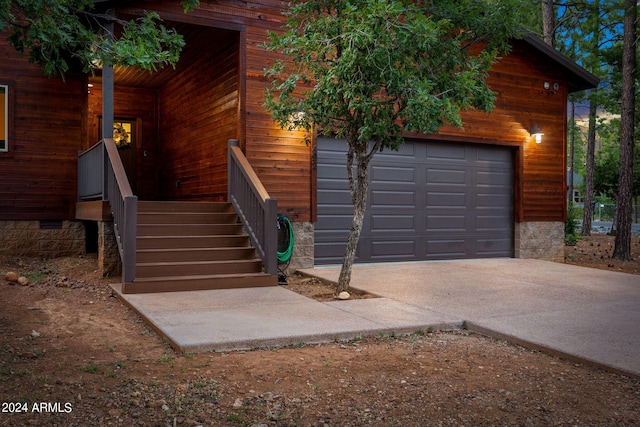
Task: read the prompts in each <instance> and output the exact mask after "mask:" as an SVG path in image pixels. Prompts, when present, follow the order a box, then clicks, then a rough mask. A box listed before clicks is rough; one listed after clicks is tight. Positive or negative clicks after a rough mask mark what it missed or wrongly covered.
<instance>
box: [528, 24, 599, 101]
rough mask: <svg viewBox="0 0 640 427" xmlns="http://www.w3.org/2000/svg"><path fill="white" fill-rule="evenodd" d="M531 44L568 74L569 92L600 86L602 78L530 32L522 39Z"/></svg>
mask: <svg viewBox="0 0 640 427" xmlns="http://www.w3.org/2000/svg"><path fill="white" fill-rule="evenodd" d="M522 40H523V41H524V42H525V43H527V44H528V45H529V46H531V47H533V48H534V49H536V50H537V51H539V52H540V53H542V54H543V55H545V56H547V57H548V58H549V59H551V60H552V61H554V62H555V63H556V64H558V65H559V66H560V67H562V68H564V70H565V71H566V72H567V74H568V78H567V84H568V86H569V93H572V92H580V91H582V90H586V89H593V88H595V87H598V84H599V83H600V79H599V78H598V77H596V76H594V75H593V74H591V73H590V72H588V71H587V70H585V69H584V68H582V67H581V66H579V65H578V64H576V63H575V62H574V61H573V60H571V59H569V58H568V57H566V56H565V55H563V54H561V53H560V52H558V51H557V50H555V49H554V48H552V47H551V46H549V45H548V44H547V43H545V42H544V41H542V40H540V39H539V38H538V37H536V36H535V35H533V34H531V33H529V34H527V35H525V37H524V38H523V39H522Z"/></svg>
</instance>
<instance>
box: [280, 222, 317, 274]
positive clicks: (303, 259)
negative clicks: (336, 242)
mask: <svg viewBox="0 0 640 427" xmlns="http://www.w3.org/2000/svg"><path fill="white" fill-rule="evenodd" d="M291 224H292V225H293V237H294V239H295V244H294V246H293V255H292V256H291V261H290V263H289V266H288V267H287V269H286V273H287V274H291V273H293V272H295V271H296V270H300V269H302V268H313V231H314V228H313V223H312V222H292V223H291Z"/></svg>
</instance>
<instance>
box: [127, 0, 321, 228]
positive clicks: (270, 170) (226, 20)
mask: <svg viewBox="0 0 640 427" xmlns="http://www.w3.org/2000/svg"><path fill="white" fill-rule="evenodd" d="M151 9H153V10H156V11H158V12H159V13H160V15H161V16H162V17H163V18H164V19H165V20H167V21H173V22H181V23H190V24H195V25H209V26H217V27H219V28H226V29H229V30H235V31H238V32H239V36H240V40H241V42H243V43H241V45H240V46H239V49H238V51H239V64H238V65H239V71H240V75H241V76H244V80H243V79H242V78H240V79H239V81H238V91H239V93H238V99H239V105H238V106H237V108H238V111H239V114H240V117H239V120H238V122H239V126H238V128H237V129H236V132H235V135H234V136H232V138H238V139H239V140H240V144H241V147H242V149H243V150H244V151H245V155H246V156H247V158H248V159H249V161H250V162H251V165H252V166H253V168H254V169H255V170H256V173H257V174H258V176H259V177H260V179H261V180H262V182H263V184H264V185H265V187H266V189H267V191H268V192H269V194H270V195H271V196H272V197H275V198H277V199H278V209H279V211H280V212H284V213H286V214H287V215H288V216H289V217H290V218H291V219H292V220H296V221H310V220H312V203H313V197H312V191H313V189H314V188H315V186H314V185H313V181H314V176H313V174H312V171H311V147H309V146H307V145H306V144H305V142H304V135H303V134H302V133H300V132H289V131H284V130H282V129H280V128H279V127H277V126H276V124H275V123H274V122H273V120H271V117H270V116H269V114H268V113H267V112H266V111H265V109H264V107H263V106H262V103H263V102H264V90H265V88H266V87H267V86H268V81H267V80H266V79H265V77H264V75H263V70H264V69H265V68H267V67H268V66H269V65H270V64H271V63H273V61H274V60H275V59H276V56H275V55H274V54H273V53H270V52H266V51H265V50H264V49H262V48H261V47H260V45H261V44H262V43H264V42H265V40H266V36H267V31H268V30H271V31H274V30H278V29H279V28H280V27H281V26H282V25H283V23H284V19H283V16H282V13H281V12H282V3H281V2H280V1H274V0H263V1H243V2H236V1H229V2H213V1H206V0H205V1H202V2H201V6H200V7H199V8H198V9H196V10H195V11H193V12H191V13H188V14H186V15H185V14H184V13H183V12H182V9H181V8H180V6H179V5H178V4H175V3H167V2H164V3H161V4H160V2H140V3H138V4H137V5H136V6H135V7H128V8H123V9H121V11H122V12H123V13H128V14H132V15H138V14H141V13H142V12H143V11H144V10H151ZM200 72H206V70H202V69H201V70H200ZM199 78H200V79H201V77H199ZM189 108H191V107H189ZM236 117H237V116H236ZM218 149H220V147H217V146H216V148H215V150H216V151H217V150H218ZM222 149H224V150H225V153H226V141H225V142H224V147H222ZM207 155H208V156H211V155H212V154H211V153H208V154H207ZM213 155H214V156H215V153H214V154H213ZM195 161H198V159H195ZM200 161H202V162H208V161H209V160H208V159H207V158H202V159H200ZM225 163H226V160H225ZM197 167H201V165H198V166H197ZM224 167H225V171H226V165H225V166H224ZM185 172H186V171H185ZM161 175H163V176H164V175H165V174H161ZM168 176H169V175H168ZM176 179H179V178H178V174H175V175H173V176H171V179H167V184H166V186H163V189H164V190H166V191H168V190H169V187H170V186H171V185H173V186H174V187H175V180H176ZM190 179H193V178H189V177H188V178H187V181H186V183H185V184H186V185H190V184H189V180H190ZM223 184H224V186H226V177H225V178H224V181H223ZM180 185H181V188H182V190H183V192H184V193H183V194H182V195H180V194H179V192H178V191H175V190H174V191H173V193H172V195H173V196H179V197H184V198H188V197H191V196H187V194H185V193H187V188H188V187H186V188H185V187H184V186H183V182H182V180H181V184H180ZM220 189H221V190H223V188H222V187H220ZM190 191H192V190H190ZM224 191H225V193H224V194H225V197H226V188H225V189H224ZM194 194H203V193H199V192H196V193H194ZM203 197H204V195H203Z"/></svg>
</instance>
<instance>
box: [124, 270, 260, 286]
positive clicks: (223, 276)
mask: <svg viewBox="0 0 640 427" xmlns="http://www.w3.org/2000/svg"><path fill="white" fill-rule="evenodd" d="M243 277H271V275H270V274H267V273H264V272H255V273H221V274H194V275H190V276H158V277H140V278H138V277H136V279H135V281H134V282H138V283H139V282H158V281H164V280H182V281H186V280H203V279H226V278H228V279H234V278H243Z"/></svg>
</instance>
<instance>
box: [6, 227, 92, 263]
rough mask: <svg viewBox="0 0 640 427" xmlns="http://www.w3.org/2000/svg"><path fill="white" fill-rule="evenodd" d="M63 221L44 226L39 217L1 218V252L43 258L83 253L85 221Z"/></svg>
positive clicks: (84, 248)
mask: <svg viewBox="0 0 640 427" xmlns="http://www.w3.org/2000/svg"><path fill="white" fill-rule="evenodd" d="M60 224H61V225H60V228H42V227H41V223H40V221H0V242H2V244H0V254H2V255H9V256H31V257H42V258H57V257H63V256H78V255H84V254H85V252H86V243H85V227H84V224H83V223H82V222H81V221H61V223H60Z"/></svg>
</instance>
